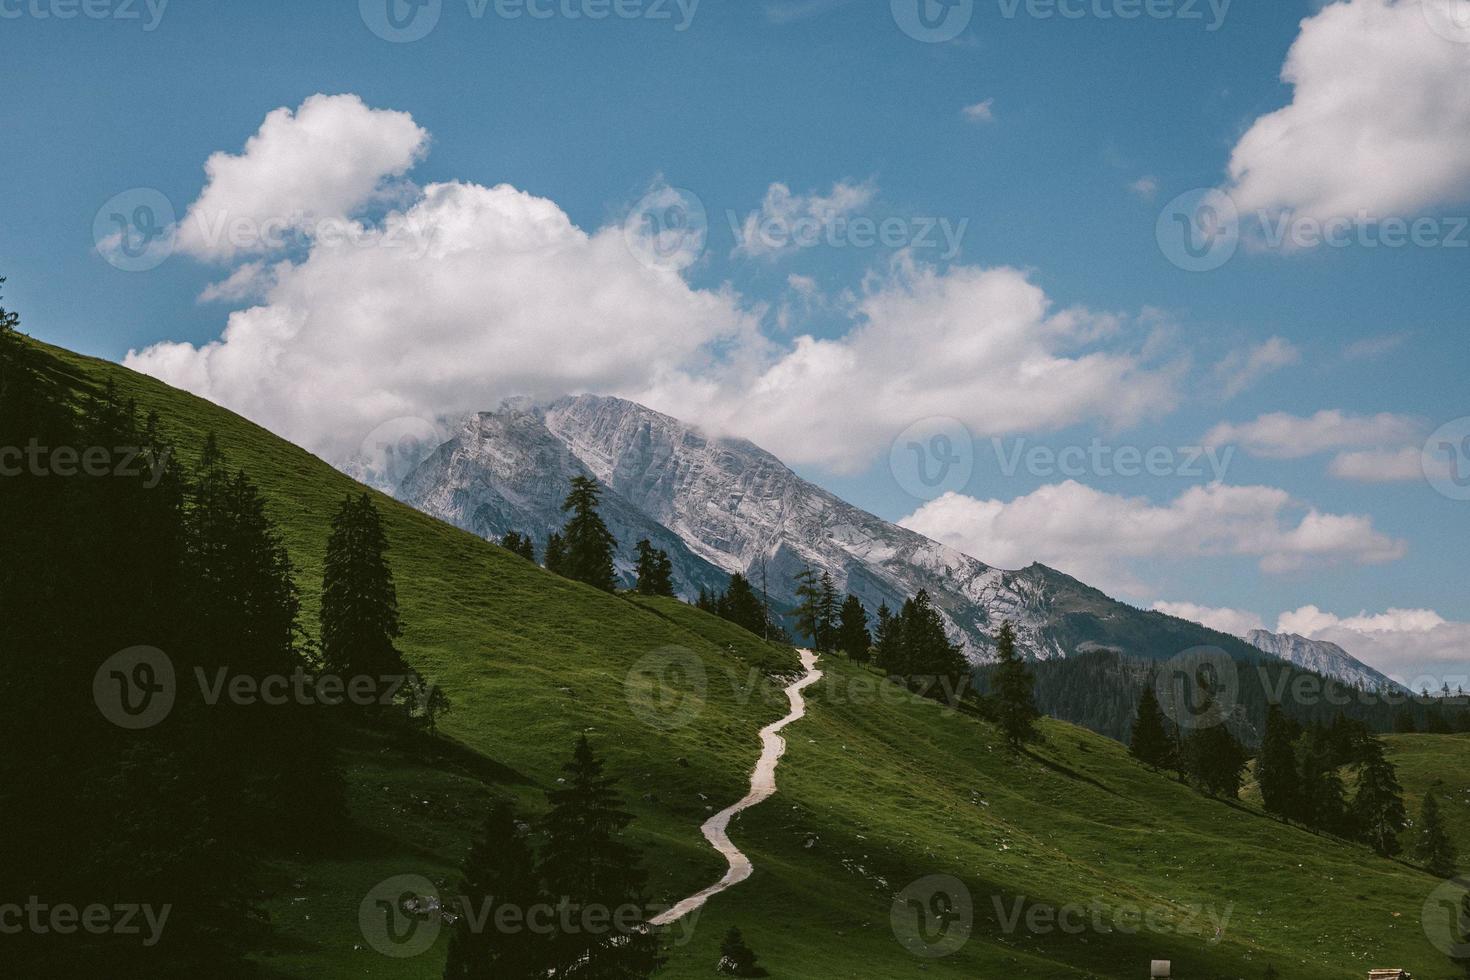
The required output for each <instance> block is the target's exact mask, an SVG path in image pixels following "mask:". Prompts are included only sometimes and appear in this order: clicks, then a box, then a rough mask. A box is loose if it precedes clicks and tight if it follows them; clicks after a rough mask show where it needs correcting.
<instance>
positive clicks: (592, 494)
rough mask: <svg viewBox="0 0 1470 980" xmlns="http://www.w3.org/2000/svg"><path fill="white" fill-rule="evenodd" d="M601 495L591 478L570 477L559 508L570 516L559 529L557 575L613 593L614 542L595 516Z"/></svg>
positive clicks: (599, 519)
mask: <svg viewBox="0 0 1470 980" xmlns="http://www.w3.org/2000/svg"><path fill="white" fill-rule="evenodd" d="M601 495H602V488H601V487H600V486H599V485H598V483H597V481H596V480H594V479H592V478H591V477H586V476H576V477H573V478H572V491H571V493H569V494H568V495H567V499H566V501H565V502H563V503H562V505H561V509H562V510H563V511H564V512H566V513H569V514H571V518H570V519H569V520H568V521H567V524H566V527H564V528H563V529H562V538H563V539H564V540H565V542H566V556H565V559H564V561H563V565H564V568H563V569H562V571H561V574H563V575H565V576H566V577H567V578H569V579H574V580H576V581H578V582H583V583H585V584H587V585H590V586H592V587H593V588H596V589H601V590H602V591H604V592H614V591H616V590H617V573H616V571H615V570H614V568H613V549H614V548H616V547H617V541H616V540H614V539H613V536H612V532H611V531H609V530H608V529H607V525H606V524H604V523H603V522H602V517H601V516H600V515H599V514H598V513H597V504H598V501H599V499H600V498H601ZM548 549H549V546H548Z"/></svg>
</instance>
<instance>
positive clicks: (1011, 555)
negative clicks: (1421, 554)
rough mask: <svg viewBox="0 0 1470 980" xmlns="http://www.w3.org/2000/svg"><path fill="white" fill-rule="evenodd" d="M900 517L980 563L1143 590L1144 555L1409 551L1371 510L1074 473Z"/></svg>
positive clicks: (1300, 563) (1242, 490)
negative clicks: (1178, 490) (1176, 489)
mask: <svg viewBox="0 0 1470 980" xmlns="http://www.w3.org/2000/svg"><path fill="white" fill-rule="evenodd" d="M900 523H901V524H902V525H903V526H905V527H908V528H911V529H913V530H915V531H918V532H919V533H921V534H924V535H927V536H929V537H931V538H934V539H935V540H937V541H942V542H944V543H946V544H950V545H953V546H954V547H956V548H959V549H960V550H961V551H963V552H965V553H966V554H969V555H972V556H973V557H975V558H978V559H980V560H981V561H985V562H989V563H993V564H998V565H1001V566H1003V567H1020V566H1023V565H1026V564H1029V563H1030V562H1033V561H1039V562H1042V563H1044V564H1047V565H1051V566H1053V567H1055V568H1059V569H1060V570H1062V571H1065V572H1067V573H1068V574H1071V575H1075V576H1077V577H1079V578H1081V579H1083V580H1084V581H1088V582H1092V583H1094V584H1097V585H1099V586H1100V587H1102V588H1104V589H1106V588H1109V587H1112V588H1115V589H1117V590H1119V591H1121V592H1126V593H1129V594H1135V595H1136V594H1142V593H1147V592H1149V591H1152V588H1151V587H1150V586H1149V585H1147V584H1145V583H1143V582H1141V581H1140V580H1139V578H1138V576H1137V573H1136V571H1135V569H1134V563H1135V562H1137V561H1139V560H1142V559H1151V560H1155V561H1157V560H1182V559H1192V558H1206V557H1218V556H1247V557H1251V558H1255V559H1257V561H1258V562H1259V565H1260V567H1261V569H1262V571H1265V572H1268V573H1275V572H1286V571H1293V570H1296V569H1300V568H1303V567H1306V566H1309V565H1317V564H1332V563H1338V562H1354V563H1357V564H1375V563H1380V562H1388V561H1395V560H1397V559H1399V558H1402V557H1403V556H1404V554H1405V552H1406V549H1407V546H1406V545H1405V543H1404V542H1402V541H1398V540H1395V539H1394V538H1392V537H1390V536H1388V535H1386V534H1384V533H1383V532H1381V531H1379V530H1377V529H1376V528H1375V527H1374V526H1373V522H1372V520H1371V519H1370V518H1368V517H1364V516H1359V515H1347V514H1324V513H1322V512H1321V511H1318V510H1317V509H1315V508H1311V507H1307V506H1306V505H1304V504H1302V503H1300V502H1298V501H1295V500H1293V499H1292V497H1291V495H1290V494H1288V493H1287V492H1286V491H1285V490H1279V489H1276V488H1274V487H1263V486H1226V485H1223V484H1211V485H1209V486H1204V487H1192V488H1190V489H1188V490H1186V491H1184V493H1182V494H1180V495H1179V496H1178V497H1176V498H1174V499H1173V500H1172V501H1170V502H1168V503H1166V504H1163V505H1157V504H1154V503H1152V502H1150V501H1149V500H1147V499H1145V498H1142V497H1124V496H1118V495H1114V494H1108V493H1103V492H1101V491H1099V490H1095V489H1093V488H1091V487H1086V486H1083V485H1081V484H1079V483H1076V482H1074V481H1070V480H1069V481H1066V482H1064V483H1058V484H1051V485H1048V486H1044V487H1041V488H1040V489H1038V490H1036V491H1034V492H1033V493H1031V494H1028V495H1027V496H1024V497H1018V498H1016V499H1014V500H1011V501H1000V500H977V499H975V498H973V497H966V496H961V495H959V494H953V493H951V494H946V495H945V496H943V497H940V498H939V499H937V500H934V501H931V502H930V503H928V504H925V505H924V506H923V507H920V508H919V509H918V510H917V511H915V512H914V513H913V514H911V515H910V516H908V517H906V518H904V520H902V521H901V522H900Z"/></svg>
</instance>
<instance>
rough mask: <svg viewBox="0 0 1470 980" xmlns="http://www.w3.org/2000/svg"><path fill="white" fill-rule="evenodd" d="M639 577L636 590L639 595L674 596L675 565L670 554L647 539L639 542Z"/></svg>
mask: <svg viewBox="0 0 1470 980" xmlns="http://www.w3.org/2000/svg"><path fill="white" fill-rule="evenodd" d="M637 547H638V560H637V562H636V564H635V569H636V572H637V576H638V581H637V584H636V585H635V586H634V588H635V589H636V590H637V592H638V594H639V595H661V596H670V597H672V596H673V594H674V581H673V567H674V566H673V563H672V562H671V561H670V560H669V555H668V552H666V551H664V550H662V549H660V548H655V547H654V546H653V545H652V544H651V543H650V542H649V540H648V539H647V538H644V539H643V540H642V541H639V542H638V546H637Z"/></svg>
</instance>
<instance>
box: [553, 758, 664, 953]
mask: <svg viewBox="0 0 1470 980" xmlns="http://www.w3.org/2000/svg"><path fill="white" fill-rule="evenodd" d="M562 772H563V773H565V774H566V775H565V777H564V779H563V780H562V782H561V785H559V786H558V788H556V789H553V790H548V791H547V794H546V797H547V800H548V801H550V803H551V810H550V812H549V813H547V814H546V816H545V817H544V818H543V820H542V823H541V831H542V834H543V836H544V839H545V846H544V848H543V850H542V852H541V853H542V858H541V864H540V872H541V879H542V885H543V890H544V892H545V894H546V895H547V896H548V898H549V900H550V901H551V903H552V905H553V906H557V907H560V906H561V905H562V904H563V903H565V904H566V905H568V906H570V907H572V908H573V909H576V910H579V911H580V910H586V909H593V910H606V911H607V912H612V911H614V910H617V909H620V908H624V907H626V906H630V905H631V906H638V907H640V908H641V907H645V896H644V888H645V885H646V882H647V874H646V873H645V872H644V870H643V868H642V867H641V865H640V861H639V855H638V852H637V851H636V850H635V849H634V848H633V847H631V846H630V845H628V844H627V843H626V842H624V841H623V839H622V837H623V833H624V831H626V830H627V828H628V825H629V824H630V823H632V821H633V817H632V815H631V814H629V813H628V812H626V811H625V810H624V809H623V801H622V798H621V797H620V795H619V794H618V791H617V780H616V779H613V778H610V777H608V776H604V775H603V764H602V761H601V760H599V759H598V758H597V756H596V754H595V753H594V752H593V751H592V746H591V745H590V744H589V743H588V741H587V737H586V736H585V735H584V736H582V738H581V739H579V740H578V742H577V746H576V749H575V751H574V752H573V754H572V759H571V761H570V762H568V763H567V764H566V765H564V766H563V767H562ZM607 939H608V937H606V936H600V935H594V934H591V933H590V932H588V931H587V930H585V929H582V928H580V926H579V927H578V928H573V929H569V930H567V929H561V928H557V929H556V930H555V931H554V932H553V934H552V935H551V936H550V937H549V946H550V960H551V966H552V968H553V969H555V970H556V975H557V976H566V975H567V974H568V973H569V972H571V971H572V969H573V967H576V975H577V976H580V977H596V978H599V980H601V978H609V980H611V978H617V980H622V978H629V980H631V978H635V977H638V978H641V977H647V976H649V975H651V974H652V973H653V971H654V970H655V969H657V968H658V967H659V966H660V965H661V964H662V962H663V958H662V956H661V954H660V952H659V947H658V939H657V937H655V936H654V935H653V934H652V933H650V932H645V931H640V930H637V929H635V930H634V931H632V932H630V933H628V934H626V935H625V936H621V937H618V939H619V940H620V941H619V942H618V943H610V942H608V941H607ZM622 940H626V942H624V941H622Z"/></svg>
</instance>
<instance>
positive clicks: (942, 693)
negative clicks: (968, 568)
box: [899, 589, 970, 702]
mask: <svg viewBox="0 0 1470 980" xmlns="http://www.w3.org/2000/svg"><path fill="white" fill-rule="evenodd" d="M899 618H900V620H901V621H902V627H901V629H900V631H899V637H900V641H901V643H902V645H903V651H904V652H903V659H904V662H905V663H906V664H907V667H908V671H909V673H908V675H907V682H908V683H909V685H910V686H913V687H917V688H919V689H921V690H924V691H925V692H927V694H928V696H929V697H932V698H934V699H935V700H938V701H955V702H957V701H958V700H959V699H960V698H962V697H963V696H964V694H965V692H966V691H967V690H968V689H969V680H970V665H969V664H968V663H967V662H966V661H965V656H964V653H963V652H962V651H961V650H960V648H959V646H957V645H956V644H954V643H951V642H950V639H949V634H948V633H946V632H945V629H944V620H943V619H942V618H941V617H940V615H939V610H937V609H935V608H934V604H933V603H932V602H931V601H930V600H929V593H928V592H927V591H926V590H924V589H920V590H919V593H918V595H916V596H914V597H913V598H912V599H910V600H909V601H908V602H905V603H904V605H903V611H902V612H901V613H900V614H899Z"/></svg>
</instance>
